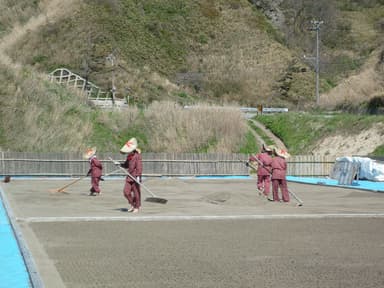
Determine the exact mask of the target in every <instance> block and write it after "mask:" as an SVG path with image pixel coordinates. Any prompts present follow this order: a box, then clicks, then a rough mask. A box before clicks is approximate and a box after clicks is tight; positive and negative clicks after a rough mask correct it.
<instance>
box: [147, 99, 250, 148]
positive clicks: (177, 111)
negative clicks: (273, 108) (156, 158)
mask: <svg viewBox="0 0 384 288" xmlns="http://www.w3.org/2000/svg"><path fill="white" fill-rule="evenodd" d="M145 119H146V128H147V130H148V133H149V134H150V136H149V144H148V145H149V147H148V148H149V149H150V150H151V151H153V152H164V151H167V152H191V151H195V152H201V151H208V152H223V153H225V152H236V151H238V145H240V143H241V141H242V139H243V137H244V135H245V133H246V131H247V125H246V121H245V119H244V118H243V115H242V113H241V112H240V110H239V109H238V108H233V107H214V106H209V105H197V106H194V107H193V108H191V109H185V108H183V107H181V106H179V105H177V104H175V103H173V102H154V103H152V104H151V105H150V106H149V107H148V109H147V110H146V111H145Z"/></svg>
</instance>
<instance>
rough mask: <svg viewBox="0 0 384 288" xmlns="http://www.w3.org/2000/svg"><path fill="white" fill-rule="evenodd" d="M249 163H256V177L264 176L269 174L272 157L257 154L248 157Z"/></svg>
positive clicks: (265, 154)
mask: <svg viewBox="0 0 384 288" xmlns="http://www.w3.org/2000/svg"><path fill="white" fill-rule="evenodd" d="M249 161H256V162H257V163H258V168H257V175H260V176H264V175H270V174H271V171H272V168H271V163H272V157H271V156H270V155H269V154H268V153H258V154H256V155H255V156H251V157H249Z"/></svg>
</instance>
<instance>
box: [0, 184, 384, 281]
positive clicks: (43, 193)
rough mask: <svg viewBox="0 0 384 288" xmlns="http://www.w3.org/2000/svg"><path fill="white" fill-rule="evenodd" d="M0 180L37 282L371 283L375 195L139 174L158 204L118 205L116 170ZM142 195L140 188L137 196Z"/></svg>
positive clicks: (377, 260) (383, 198)
mask: <svg viewBox="0 0 384 288" xmlns="http://www.w3.org/2000/svg"><path fill="white" fill-rule="evenodd" d="M70 181H71V180H29V181H28V180H12V181H11V182H10V183H7V184H5V183H1V188H2V190H3V192H4V193H3V194H4V195H5V197H6V199H7V202H8V203H9V206H10V207H11V209H12V211H13V213H12V214H13V215H14V220H15V222H16V223H17V226H18V227H19V229H20V231H21V232H22V235H23V237H24V239H25V242H26V244H27V247H28V249H29V251H30V254H31V255H32V257H33V260H34V263H35V264H36V267H37V270H38V273H39V276H40V277H41V279H42V282H44V284H45V287H58V288H59V287H276V288H277V287H279V288H284V287H303V288H304V287H305V288H307V287H332V288H333V287H382V286H383V285H384V268H383V267H384V253H383V252H384V240H383V239H384V229H383V223H384V222H383V221H384V193H374V192H369V191H361V190H356V189H353V190H351V189H345V188H330V187H327V186H315V185H304V184H298V183H289V187H290V190H291V191H294V193H295V194H296V195H297V196H299V197H300V198H301V199H302V200H303V201H304V205H303V206H301V207H298V206H297V205H296V203H295V201H293V200H292V202H291V203H289V204H283V203H273V202H269V201H267V200H266V199H265V198H263V197H261V196H259V195H258V193H257V192H256V191H255V179H241V180H240V179H220V180H218V179H214V180H202V179H200V180H197V179H176V178H172V179H171V178H168V179H160V178H152V179H145V184H146V185H147V187H148V188H149V189H151V191H152V192H153V193H155V194H156V195H157V196H159V197H161V198H166V199H167V200H168V203H167V204H158V203H152V202H147V201H143V205H142V209H141V211H140V213H138V214H131V213H128V212H125V211H126V208H127V207H128V205H127V203H126V201H125V199H124V198H123V196H122V188H123V179H109V178H107V179H106V181H104V182H102V191H103V194H102V196H97V197H91V196H88V192H87V191H88V189H89V179H87V180H83V181H80V182H78V183H76V184H74V185H73V186H70V187H69V188H67V189H66V190H65V191H66V193H56V192H52V191H56V190H57V189H58V188H60V187H62V186H63V185H65V184H67V183H69V182H70ZM144 193H145V192H144V191H143V198H145V197H147V196H149V195H148V194H144Z"/></svg>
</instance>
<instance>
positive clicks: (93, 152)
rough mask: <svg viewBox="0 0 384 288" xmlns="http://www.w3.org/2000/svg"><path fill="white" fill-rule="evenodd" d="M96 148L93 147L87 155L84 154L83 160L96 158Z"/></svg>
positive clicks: (86, 152) (87, 151)
mask: <svg viewBox="0 0 384 288" xmlns="http://www.w3.org/2000/svg"><path fill="white" fill-rule="evenodd" d="M96 151H97V149H96V147H92V148H88V149H87V150H86V151H85V153H84V154H83V158H84V159H89V158H91V157H92V156H94V155H95V154H96Z"/></svg>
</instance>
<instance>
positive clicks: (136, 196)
mask: <svg viewBox="0 0 384 288" xmlns="http://www.w3.org/2000/svg"><path fill="white" fill-rule="evenodd" d="M124 197H125V198H127V200H128V203H129V204H131V206H132V207H133V208H137V209H138V208H140V206H141V193H140V185H139V184H137V183H136V182H133V180H132V181H129V180H128V179H127V180H126V181H125V186H124Z"/></svg>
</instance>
